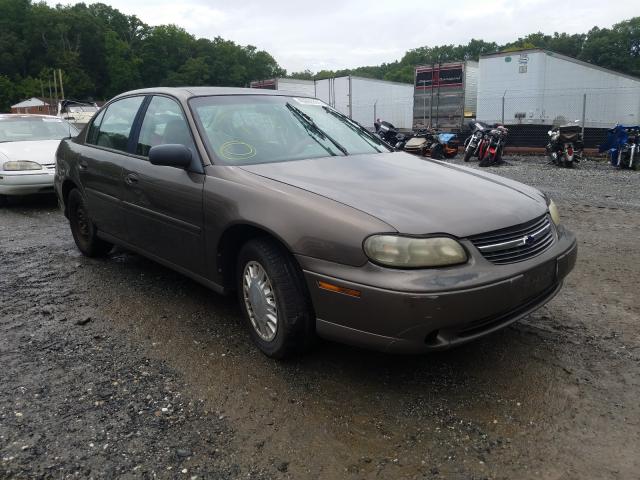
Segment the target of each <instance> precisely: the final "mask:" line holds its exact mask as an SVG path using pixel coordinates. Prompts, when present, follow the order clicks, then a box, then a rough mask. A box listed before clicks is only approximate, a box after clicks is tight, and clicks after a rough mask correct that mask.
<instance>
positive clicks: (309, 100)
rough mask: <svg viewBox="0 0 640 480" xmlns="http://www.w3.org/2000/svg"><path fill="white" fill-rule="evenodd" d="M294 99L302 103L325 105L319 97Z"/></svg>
mask: <svg viewBox="0 0 640 480" xmlns="http://www.w3.org/2000/svg"><path fill="white" fill-rule="evenodd" d="M293 99H294V100H295V101H296V102H298V103H299V104H301V105H324V104H323V103H322V102H321V101H320V100H318V99H317V98H304V97H293Z"/></svg>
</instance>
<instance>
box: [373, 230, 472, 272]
mask: <svg viewBox="0 0 640 480" xmlns="http://www.w3.org/2000/svg"><path fill="white" fill-rule="evenodd" d="M364 251H365V253H366V254H367V257H369V258H370V259H371V260H372V261H374V262H376V263H380V264H382V265H386V266H389V267H400V268H419V267H443V266H447V265H457V264H460V263H465V262H466V261H467V252H465V250H464V248H463V247H462V245H460V243H458V242H457V241H456V240H454V239H453V238H448V237H430V238H417V237H403V236H400V235H373V236H371V237H369V238H367V239H366V240H365V242H364Z"/></svg>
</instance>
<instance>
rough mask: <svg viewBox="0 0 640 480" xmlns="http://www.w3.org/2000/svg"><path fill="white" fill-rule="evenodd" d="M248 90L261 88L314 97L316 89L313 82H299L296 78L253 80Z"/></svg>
mask: <svg viewBox="0 0 640 480" xmlns="http://www.w3.org/2000/svg"><path fill="white" fill-rule="evenodd" d="M249 87H250V88H262V89H266V90H285V91H287V92H292V93H297V94H298V95H304V96H311V97H315V96H316V87H315V82H314V81H313V80H301V79H298V78H271V79H269V80H255V81H253V82H251V83H250V84H249Z"/></svg>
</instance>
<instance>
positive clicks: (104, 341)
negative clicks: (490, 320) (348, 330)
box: [0, 157, 640, 479]
mask: <svg viewBox="0 0 640 480" xmlns="http://www.w3.org/2000/svg"><path fill="white" fill-rule="evenodd" d="M506 160H507V164H506V165H503V166H501V167H495V168H491V169H490V170H491V171H493V172H495V173H497V174H499V175H505V176H508V177H511V178H515V179H517V180H521V181H524V182H526V183H529V184H531V185H534V186H536V187H538V188H540V189H542V190H543V191H545V192H547V193H548V194H550V195H551V196H552V197H553V198H554V199H555V200H556V201H557V203H558V204H559V206H560V211H561V214H562V215H563V219H564V221H565V223H566V224H567V225H568V226H569V228H571V229H572V230H573V231H574V232H576V234H577V235H578V238H579V242H580V246H579V247H580V251H579V260H578V265H577V267H576V270H575V271H574V272H573V273H572V274H571V276H570V277H569V279H568V281H567V282H566V284H565V287H564V289H563V290H562V292H561V293H560V294H559V295H558V296H557V297H556V298H555V299H554V300H553V301H552V302H550V303H549V304H548V305H547V306H545V307H543V308H542V309H540V310H538V311H537V312H536V313H534V314H533V315H531V316H529V317H527V318H525V319H524V320H522V321H520V322H517V323H516V324H514V325H513V326H511V327H509V328H507V329H505V330H503V331H501V332H499V333H497V334H495V335H492V336H490V337H488V338H486V339H483V340H481V341H478V342H475V343H473V344H470V345H467V346H464V347H461V348H458V349H455V350H451V351H447V352H443V353H438V354H432V355H427V356H414V357H406V356H391V355H384V354H380V353H376V352H369V351H364V350H359V349H355V348H351V347H347V346H342V345H338V344H332V343H321V344H320V345H319V346H318V347H317V348H316V349H315V350H314V351H313V352H311V353H310V354H309V355H307V356H305V357H303V358H299V359H296V360H292V361H288V362H276V361H273V360H269V359H267V358H265V357H264V356H262V355H261V354H259V353H258V352H257V351H256V350H255V349H254V348H253V347H252V345H251V344H250V342H249V338H248V335H247V333H246V331H245V330H244V329H243V328H242V327H241V324H240V321H239V320H240V317H239V310H238V308H237V307H236V305H235V302H234V299H229V298H224V297H220V296H218V295H216V294H213V293H212V292H210V291H208V290H206V289H205V288H203V287H201V286H199V285H197V284H195V283H194V282H192V281H190V280H188V279H186V278H185V277H182V276H180V275H178V274H176V273H174V272H171V271H169V270H167V269H165V268H163V267H161V266H159V265H157V264H154V263H153V262H150V261H148V260H146V259H144V258H142V257H139V256H137V255H134V254H131V253H128V252H125V251H122V250H116V251H114V252H113V253H112V254H111V256H110V257H109V258H108V259H104V260H92V259H87V258H84V257H82V256H80V255H79V253H78V252H77V250H76V249H75V246H74V244H73V240H72V238H71V234H70V232H69V229H68V226H67V224H66V221H65V219H64V217H63V216H62V215H61V214H60V213H59V211H58V210H57V208H56V205H55V200H53V199H40V198H35V199H25V200H22V201H20V202H14V203H13V204H12V205H10V206H9V207H7V208H4V209H2V210H0V259H1V261H0V332H1V335H0V365H1V366H2V368H1V369H0V372H1V373H0V380H1V381H0V478H51V479H54V478H55V479H64V478H115V477H118V478H185V479H190V478H212V479H217V478H295V479H299V478H301V479H307V478H309V479H314V478H354V479H359V478H392V479H397V478H421V479H422V478H428V479H438V478H453V479H458V478H460V479H483V478H487V479H489V478H490V479H509V478H519V479H528V478H531V479H533V478H536V479H537V478H545V479H546V478H548V479H574V478H575V479H582V478H603V479H634V478H640V473H639V472H640V456H639V455H638V452H639V451H640V425H639V423H640V402H638V398H640V375H639V374H640V325H639V318H640V302H638V284H640V269H639V268H638V266H639V265H640V248H639V246H638V238H640V213H639V207H640V193H639V192H640V189H639V187H640V173H639V172H624V171H616V170H613V169H611V168H610V167H608V166H607V165H606V164H599V163H596V162H590V161H585V162H583V163H582V164H581V165H580V166H579V167H578V168H576V169H575V170H565V169H559V168H557V167H553V166H550V165H548V164H547V163H546V162H545V161H544V160H543V159H539V158H533V157H528V158H514V157H511V158H508V159H506ZM453 162H454V163H462V162H460V161H459V160H454V161H453ZM471 165H472V166H474V167H475V166H476V165H474V164H473V163H472V164H471Z"/></svg>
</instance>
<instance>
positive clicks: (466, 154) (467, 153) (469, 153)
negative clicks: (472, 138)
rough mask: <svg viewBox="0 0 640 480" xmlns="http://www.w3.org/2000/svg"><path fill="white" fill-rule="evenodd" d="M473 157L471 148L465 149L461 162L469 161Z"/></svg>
mask: <svg viewBox="0 0 640 480" xmlns="http://www.w3.org/2000/svg"><path fill="white" fill-rule="evenodd" d="M472 156H473V148H471V147H467V149H466V150H465V151H464V157H463V160H464V161H465V162H468V161H469V160H471V157H472Z"/></svg>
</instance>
